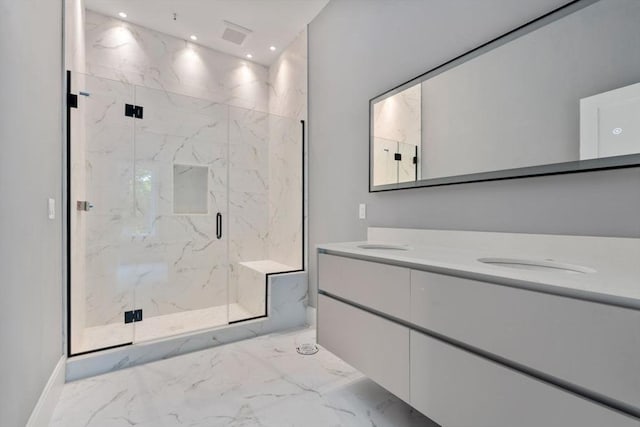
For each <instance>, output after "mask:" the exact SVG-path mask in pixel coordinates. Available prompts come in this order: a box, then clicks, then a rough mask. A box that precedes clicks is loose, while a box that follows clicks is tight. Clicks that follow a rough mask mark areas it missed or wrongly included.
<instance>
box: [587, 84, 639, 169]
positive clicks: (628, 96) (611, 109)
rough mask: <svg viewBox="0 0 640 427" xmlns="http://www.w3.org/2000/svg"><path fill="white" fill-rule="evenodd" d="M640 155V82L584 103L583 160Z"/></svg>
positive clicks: (602, 94)
mask: <svg viewBox="0 0 640 427" xmlns="http://www.w3.org/2000/svg"><path fill="white" fill-rule="evenodd" d="M638 153H640V83H636V84H633V85H630V86H625V87H622V88H619V89H615V90H612V91H609V92H604V93H600V94H597V95H594V96H590V97H588V98H583V99H581V100H580V160H586V159H596V158H602V157H612V156H624V155H627V154H638Z"/></svg>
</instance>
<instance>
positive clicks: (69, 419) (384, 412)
mask: <svg viewBox="0 0 640 427" xmlns="http://www.w3.org/2000/svg"><path fill="white" fill-rule="evenodd" d="M306 342H315V330H314V329H302V330H295V331H290V332H286V333H279V334H273V335H268V336H263V337H258V338H255V339H251V340H246V341H242V342H237V343H234V344H230V345H225V346H220V347H216V348H212V349H208V350H204V351H199V352H196V353H191V354H188V355H183V356H179V357H175V358H172V359H168V360H163V361H158V362H155V363H149V364H146V365H143V366H137V367H134V368H130V369H126V370H122V371H118V372H113V373H110V374H106V375H102V376H98V377H93V378H88V379H85V380H81V381H76V382H72V383H67V384H65V386H64V389H63V391H62V396H61V398H60V401H59V403H58V406H57V408H56V410H55V413H54V416H53V420H52V422H51V424H50V425H51V427H76V426H78V427H79V426H82V427H93V426H101V427H109V426H114V427H116V426H133V425H135V426H141V427H144V426H149V427H151V426H153V427H159V426H167V427H169V426H193V427H196V426H203V427H204V426H208V427H214V426H228V427H233V426H235V427H240V426H262V427H267V426H273V427H282V426H296V427H297V426H309V427H314V426H317V427H327V426H343V427H346V426H363V427H364V426H367V427H371V426H377V427H387V426H388V427H417V426H435V425H436V424H433V423H432V422H431V421H430V420H428V419H427V418H426V417H424V416H423V415H421V414H420V413H418V412H417V411H415V410H414V409H412V408H411V407H410V406H408V405H407V404H406V403H404V402H402V401H401V400H400V399H398V398H397V397H395V396H393V395H392V394H390V393H389V392H388V391H386V390H384V389H383V388H382V387H380V386H378V385H377V384H375V383H374V382H372V381H371V380H369V379H367V378H365V377H363V375H362V374H360V373H359V372H357V371H356V370H355V369H353V368H352V367H350V366H349V365H347V364H346V363H344V362H342V361H341V360H340V359H338V358H337V357H335V356H333V355H332V354H330V353H329V352H328V351H326V350H324V349H321V350H320V352H319V353H317V354H316V355H315V356H302V355H299V354H297V353H296V351H295V347H296V346H297V345H299V344H302V343H306Z"/></svg>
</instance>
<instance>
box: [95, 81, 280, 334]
mask: <svg viewBox="0 0 640 427" xmlns="http://www.w3.org/2000/svg"><path fill="white" fill-rule="evenodd" d="M85 84H86V90H87V91H88V92H89V93H91V97H90V100H91V101H90V102H87V105H86V107H85V110H86V111H87V114H88V119H87V121H88V123H90V125H89V126H88V127H87V128H88V129H87V132H88V134H87V138H86V144H87V152H86V156H87V187H88V189H87V192H88V194H92V195H93V203H94V205H95V208H94V210H92V212H91V215H90V216H88V217H87V218H88V225H87V233H88V234H87V256H86V267H87V268H86V270H87V272H86V275H87V280H86V293H87V298H86V312H87V319H86V325H87V326H97V325H104V324H109V323H114V322H117V321H119V320H120V319H121V317H122V312H123V311H125V310H127V309H130V308H131V307H133V306H135V307H138V308H143V310H144V312H145V316H156V315H163V314H170V313H174V312H178V311H184V310H194V309H200V308H206V307H210V306H217V305H224V304H226V303H227V301H236V298H237V295H236V293H235V292H236V291H235V290H236V284H237V263H238V262H240V261H248V260H260V259H265V258H266V257H267V255H268V254H267V239H268V236H269V229H268V227H269V223H268V209H267V206H268V162H267V161H268V140H269V137H270V131H269V125H270V123H271V122H272V121H273V120H271V119H270V117H269V115H268V114H266V113H263V112H258V111H254V110H246V109H243V108H235V107H229V106H226V105H221V104H219V103H215V102H211V101H208V100H202V99H198V98H193V97H188V96H183V95H177V94H173V93H169V92H166V91H161V90H155V89H149V88H142V87H133V86H131V85H128V84H126V83H122V82H118V81H112V80H107V79H102V78H95V77H91V76H87V77H86V81H85ZM133 98H135V100H136V101H135V102H136V103H139V104H140V105H144V106H145V116H144V119H143V120H132V119H129V118H125V117H124V116H123V115H122V111H121V108H120V107H121V106H122V105H123V104H124V103H125V102H126V100H127V99H133ZM278 121H279V122H280V121H282V122H286V121H285V120H284V119H280V120H278ZM289 122H291V121H289ZM280 128H283V127H282V126H280ZM284 128H286V127H284ZM280 133H282V131H281V132H280ZM271 135H273V134H271ZM282 137H283V138H284V137H285V135H283V136H282ZM176 164H178V165H186V166H193V167H198V166H201V167H207V170H208V177H207V181H208V182H207V188H208V194H207V196H206V197H207V206H208V210H207V212H206V213H198V214H186V215H185V214H176V213H175V207H174V197H173V186H174V177H173V174H174V173H175V172H174V169H173V165H176ZM227 207H228V208H227ZM217 213H221V214H222V216H223V219H224V220H223V226H224V227H223V235H224V237H225V238H224V239H221V240H218V239H217V238H216V218H215V217H216V214H217ZM227 251H228V252H227ZM227 257H228V260H229V263H230V265H229V267H230V268H229V269H227ZM114 284H116V286H114ZM134 291H135V294H134V293H133V292H134ZM134 298H135V300H134Z"/></svg>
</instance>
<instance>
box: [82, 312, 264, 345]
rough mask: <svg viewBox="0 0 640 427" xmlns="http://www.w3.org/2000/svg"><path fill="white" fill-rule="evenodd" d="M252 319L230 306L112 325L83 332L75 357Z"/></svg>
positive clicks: (251, 315) (87, 329)
mask: <svg viewBox="0 0 640 427" xmlns="http://www.w3.org/2000/svg"><path fill="white" fill-rule="evenodd" d="M254 316H255V315H254V314H252V313H250V312H249V311H247V310H246V309H245V308H244V307H243V306H242V305H241V304H238V303H232V304H229V305H228V306H227V305H220V306H215V307H209V308H202V309H199V310H188V311H180V312H176V313H172V314H165V315H163V316H153V317H146V318H145V319H144V321H143V322H140V323H129V324H124V323H122V322H120V323H112V324H109V325H103V326H93V327H91V328H86V329H85V330H84V331H83V334H82V342H81V344H80V345H78V346H77V347H75V348H74V351H75V352H76V353H81V352H84V351H89V350H95V349H99V348H105V347H109V346H113V345H119V344H124V343H128V342H132V341H133V342H136V343H140V342H145V341H153V340H157V339H162V338H166V337H169V336H172V335H179V334H184V333H187V332H193V331H197V330H202V329H211V328H216V327H218V326H225V325H227V324H228V323H229V320H230V319H231V320H236V319H249V318H251V317H254Z"/></svg>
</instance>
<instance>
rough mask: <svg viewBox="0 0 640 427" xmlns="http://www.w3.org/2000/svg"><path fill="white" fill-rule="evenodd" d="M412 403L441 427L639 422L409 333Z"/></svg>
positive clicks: (626, 426)
mask: <svg viewBox="0 0 640 427" xmlns="http://www.w3.org/2000/svg"><path fill="white" fill-rule="evenodd" d="M410 339H411V405H412V406H414V407H415V408H416V409H418V410H419V411H420V412H422V413H424V414H425V415H427V416H428V417H430V418H432V419H433V420H434V421H435V422H437V423H439V424H441V425H442V426H455V427H514V426H518V427H540V426H545V427H574V426H575V427H603V426H607V427H631V426H633V427H638V426H640V420H637V419H634V418H631V417H628V416H626V415H622V414H620V413H618V412H615V411H612V410H610V409H608V408H606V407H604V406H601V405H598V404H596V403H593V402H591V401H589V400H586V399H583V398H581V397H578V396H577V395H574V394H571V393H568V392H566V391H564V390H562V389H560V388H557V387H555V386H552V385H549V384H547V383H544V382H542V381H539V380H537V379H535V378H532V377H529V376H527V375H524V374H522V373H520V372H517V371H514V370H511V369H509V368H506V367H504V366H502V365H500V364H497V363H495V362H492V361H490V360H487V359H485V358H482V357H480V356H477V355H474V354H472V353H469V352H467V351H465V350H461V349H458V348H456V347H454V346H451V345H449V344H446V343H444V342H442V341H439V340H436V339H434V338H431V337H429V336H427V335H424V334H421V333H419V332H415V331H411V338H410Z"/></svg>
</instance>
